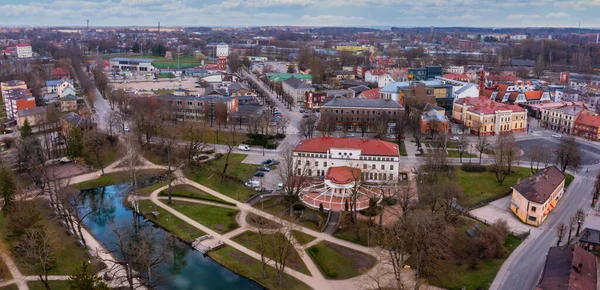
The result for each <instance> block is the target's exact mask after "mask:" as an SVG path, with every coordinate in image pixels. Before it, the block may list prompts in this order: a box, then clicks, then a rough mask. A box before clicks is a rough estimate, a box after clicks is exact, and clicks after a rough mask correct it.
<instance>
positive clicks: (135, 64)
mask: <svg viewBox="0 0 600 290" xmlns="http://www.w3.org/2000/svg"><path fill="white" fill-rule="evenodd" d="M153 61H154V60H152V59H149V58H128V57H115V58H112V59H111V60H110V67H111V68H112V69H114V70H119V71H141V72H153V71H154V69H155V68H154V66H153V65H152V62H153Z"/></svg>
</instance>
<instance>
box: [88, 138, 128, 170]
mask: <svg viewBox="0 0 600 290" xmlns="http://www.w3.org/2000/svg"><path fill="white" fill-rule="evenodd" d="M107 143H108V144H107V145H105V146H104V148H102V151H101V152H100V160H101V161H102V165H103V166H104V168H106V167H107V166H109V165H111V164H112V163H113V162H115V161H117V160H118V159H119V157H120V155H121V154H119V153H120V152H121V150H120V147H119V143H115V144H114V145H110V143H109V142H107ZM88 155H90V156H88V157H86V158H85V162H86V163H87V164H89V165H92V166H93V167H94V169H96V170H100V163H98V160H96V156H94V155H92V154H88Z"/></svg>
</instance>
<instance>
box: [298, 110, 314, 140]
mask: <svg viewBox="0 0 600 290" xmlns="http://www.w3.org/2000/svg"><path fill="white" fill-rule="evenodd" d="M316 128H317V118H316V117H315V116H314V115H309V116H308V117H307V118H303V119H302V121H300V127H299V128H298V131H300V134H302V136H304V138H312V137H313V135H314V132H315V129H316Z"/></svg>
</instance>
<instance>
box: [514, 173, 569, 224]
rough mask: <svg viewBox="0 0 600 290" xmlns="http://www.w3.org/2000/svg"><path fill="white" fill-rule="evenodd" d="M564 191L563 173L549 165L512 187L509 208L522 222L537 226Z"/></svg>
mask: <svg viewBox="0 0 600 290" xmlns="http://www.w3.org/2000/svg"><path fill="white" fill-rule="evenodd" d="M564 191H565V174H564V173H562V172H561V171H560V170H559V169H558V168H557V167H556V166H549V167H546V168H544V169H540V170H538V172H537V173H536V174H535V175H534V176H531V177H528V178H527V179H525V180H521V181H520V182H519V183H517V185H515V186H514V187H513V191H512V199H511V203H510V210H511V211H512V212H513V213H514V214H515V215H516V216H517V217H518V218H519V219H520V220H521V221H522V222H524V223H526V224H528V225H532V226H536V227H537V226H539V225H541V224H542V222H543V221H544V220H545V219H546V218H547V217H548V213H550V211H552V210H553V209H554V208H555V207H556V205H557V203H558V201H559V200H560V198H561V197H562V196H563V193H564Z"/></svg>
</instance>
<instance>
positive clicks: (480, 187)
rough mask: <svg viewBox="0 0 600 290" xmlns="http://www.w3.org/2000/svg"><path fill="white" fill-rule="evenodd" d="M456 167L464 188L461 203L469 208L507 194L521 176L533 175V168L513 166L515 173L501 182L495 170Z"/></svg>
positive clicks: (459, 182)
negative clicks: (472, 169)
mask: <svg viewBox="0 0 600 290" xmlns="http://www.w3.org/2000/svg"><path fill="white" fill-rule="evenodd" d="M463 158H464V156H463ZM454 169H455V171H456V176H457V180H458V184H459V185H460V186H461V187H462V188H463V190H464V194H463V197H462V198H461V199H460V204H461V205H462V206H464V207H467V208H471V207H475V206H478V205H481V204H482V203H487V202H490V201H492V200H496V199H499V198H501V197H503V196H506V195H507V194H509V193H510V188H511V187H512V186H514V185H515V184H517V181H518V179H519V178H520V179H524V178H527V177H529V176H530V175H531V170H530V169H529V168H528V167H516V166H513V167H512V171H513V173H511V174H510V175H508V176H507V177H506V179H505V180H504V182H503V183H502V184H500V183H498V180H497V179H496V176H495V175H494V173H493V172H489V171H485V172H466V171H463V170H461V169H460V167H455V168H454Z"/></svg>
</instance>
